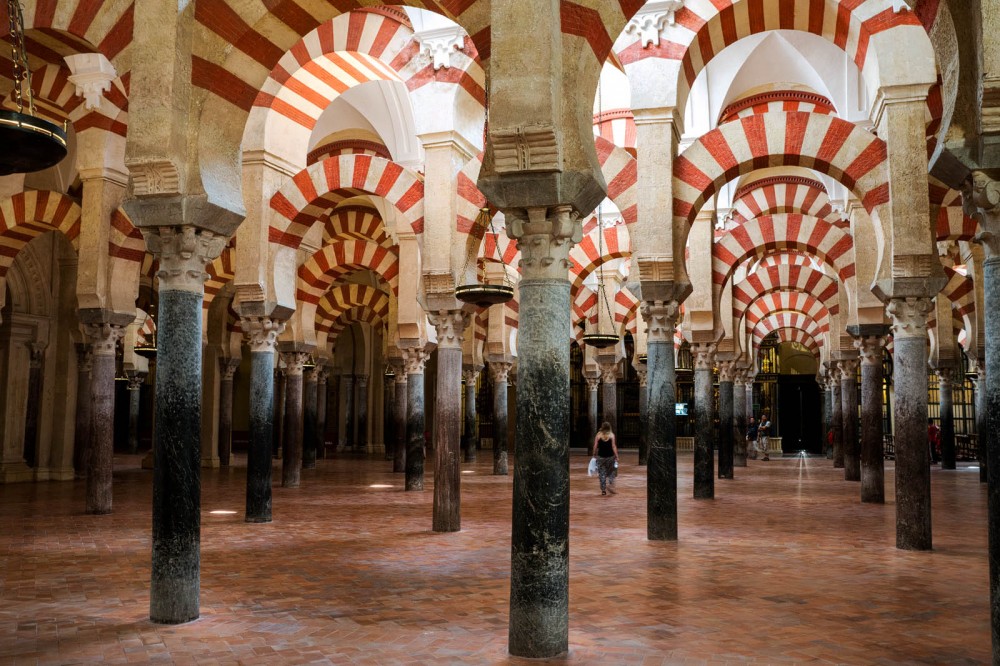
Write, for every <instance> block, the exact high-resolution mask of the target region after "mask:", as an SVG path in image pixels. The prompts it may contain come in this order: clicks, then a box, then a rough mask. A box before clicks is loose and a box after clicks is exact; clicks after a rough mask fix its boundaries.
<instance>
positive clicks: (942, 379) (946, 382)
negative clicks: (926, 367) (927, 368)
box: [934, 368, 955, 391]
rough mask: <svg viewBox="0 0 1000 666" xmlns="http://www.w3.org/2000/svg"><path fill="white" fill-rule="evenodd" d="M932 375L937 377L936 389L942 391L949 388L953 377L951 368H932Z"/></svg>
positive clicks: (953, 373)
mask: <svg viewBox="0 0 1000 666" xmlns="http://www.w3.org/2000/svg"><path fill="white" fill-rule="evenodd" d="M934 374H935V375H936V376H937V380H938V388H939V389H940V390H942V391H943V390H944V389H946V388H951V385H952V380H953V379H954V376H955V371H954V370H953V369H952V368H934Z"/></svg>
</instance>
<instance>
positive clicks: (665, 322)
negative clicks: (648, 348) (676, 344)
mask: <svg viewBox="0 0 1000 666" xmlns="http://www.w3.org/2000/svg"><path fill="white" fill-rule="evenodd" d="M639 312H641V313H642V318H643V320H644V321H645V322H646V326H647V330H646V336H647V338H648V340H649V342H670V343H672V342H673V341H674V330H675V329H676V328H677V320H678V318H680V314H681V306H680V303H678V302H677V301H643V302H642V305H640V306H639Z"/></svg>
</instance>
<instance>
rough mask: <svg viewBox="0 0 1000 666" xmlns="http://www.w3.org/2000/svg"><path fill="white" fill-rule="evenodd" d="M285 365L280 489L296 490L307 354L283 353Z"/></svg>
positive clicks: (299, 463) (300, 460) (297, 352)
mask: <svg viewBox="0 0 1000 666" xmlns="http://www.w3.org/2000/svg"><path fill="white" fill-rule="evenodd" d="M281 360H282V361H284V362H285V433H284V443H283V444H282V454H281V487H282V488H298V487H299V481H300V480H301V476H302V373H303V371H304V369H305V364H306V361H308V360H309V354H308V353H307V352H302V351H283V352H281Z"/></svg>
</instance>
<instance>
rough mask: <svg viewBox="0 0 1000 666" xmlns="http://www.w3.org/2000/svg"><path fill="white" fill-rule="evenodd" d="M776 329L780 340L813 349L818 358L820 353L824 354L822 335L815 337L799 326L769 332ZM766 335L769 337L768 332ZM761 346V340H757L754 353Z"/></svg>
mask: <svg viewBox="0 0 1000 666" xmlns="http://www.w3.org/2000/svg"><path fill="white" fill-rule="evenodd" d="M775 331H777V336H778V340H779V341H781V342H797V343H799V344H800V345H802V346H803V347H805V348H806V349H808V350H809V351H811V352H812V353H813V355H814V356H815V357H816V358H817V359H819V358H820V355H821V354H822V351H821V350H822V347H823V338H822V337H819V338H815V337H813V336H812V335H811V334H810V333H809V332H807V331H803V330H802V329H798V328H788V327H779V328H775V329H773V330H772V331H769V333H773V332H775ZM764 337H767V336H766V334H765V336H764ZM761 340H763V338H761ZM759 348H760V342H756V341H755V342H754V355H756V354H757V350H758V349H759Z"/></svg>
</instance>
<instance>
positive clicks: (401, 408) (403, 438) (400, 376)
mask: <svg viewBox="0 0 1000 666" xmlns="http://www.w3.org/2000/svg"><path fill="white" fill-rule="evenodd" d="M408 402H409V378H408V377H407V376H406V369H405V368H404V367H403V364H402V363H400V364H399V365H398V366H397V367H396V403H395V405H393V410H392V420H393V428H392V429H393V432H394V433H395V435H396V446H395V450H394V451H393V454H392V471H393V472H394V473H396V474H402V473H404V472H406V447H407V446H408V443H409V441H410V440H409V435H408V434H407V432H406V428H407V418H406V407H407V404H408Z"/></svg>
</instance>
